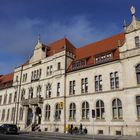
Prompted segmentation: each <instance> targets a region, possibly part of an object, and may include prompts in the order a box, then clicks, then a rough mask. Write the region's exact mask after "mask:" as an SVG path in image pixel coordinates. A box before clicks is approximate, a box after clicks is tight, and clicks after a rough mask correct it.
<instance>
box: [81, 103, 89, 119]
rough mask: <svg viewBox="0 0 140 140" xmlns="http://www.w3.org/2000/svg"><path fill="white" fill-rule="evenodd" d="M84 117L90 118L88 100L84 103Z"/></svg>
mask: <svg viewBox="0 0 140 140" xmlns="http://www.w3.org/2000/svg"><path fill="white" fill-rule="evenodd" d="M82 119H89V103H88V102H86V101H85V102H83V103H82Z"/></svg>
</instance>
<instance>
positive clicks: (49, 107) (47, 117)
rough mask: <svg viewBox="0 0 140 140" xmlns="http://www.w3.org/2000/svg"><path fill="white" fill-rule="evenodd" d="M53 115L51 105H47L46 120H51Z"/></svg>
mask: <svg viewBox="0 0 140 140" xmlns="http://www.w3.org/2000/svg"><path fill="white" fill-rule="evenodd" d="M50 114H51V106H50V105H49V104H47V105H46V113H45V120H50Z"/></svg>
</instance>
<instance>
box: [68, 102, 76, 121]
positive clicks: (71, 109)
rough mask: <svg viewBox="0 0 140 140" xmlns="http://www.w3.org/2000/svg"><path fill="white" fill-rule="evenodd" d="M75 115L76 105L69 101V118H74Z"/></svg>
mask: <svg viewBox="0 0 140 140" xmlns="http://www.w3.org/2000/svg"><path fill="white" fill-rule="evenodd" d="M75 116H76V105H75V103H71V104H70V107H69V119H70V120H75Z"/></svg>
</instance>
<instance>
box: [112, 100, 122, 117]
mask: <svg viewBox="0 0 140 140" xmlns="http://www.w3.org/2000/svg"><path fill="white" fill-rule="evenodd" d="M112 111H113V119H122V115H123V111H122V102H121V100H119V99H114V100H113V101H112Z"/></svg>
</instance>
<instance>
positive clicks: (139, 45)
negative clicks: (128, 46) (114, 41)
mask: <svg viewBox="0 0 140 140" xmlns="http://www.w3.org/2000/svg"><path fill="white" fill-rule="evenodd" d="M135 46H136V48H138V47H140V38H139V36H136V37H135Z"/></svg>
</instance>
